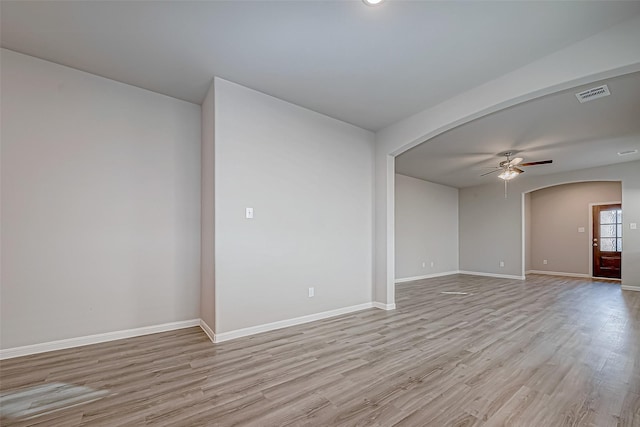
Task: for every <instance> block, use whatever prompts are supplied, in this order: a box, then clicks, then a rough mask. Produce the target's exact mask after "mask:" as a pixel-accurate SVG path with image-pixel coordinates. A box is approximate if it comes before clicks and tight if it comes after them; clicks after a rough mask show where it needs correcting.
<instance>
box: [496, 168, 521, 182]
mask: <svg viewBox="0 0 640 427" xmlns="http://www.w3.org/2000/svg"><path fill="white" fill-rule="evenodd" d="M521 173H522V172H521V171H520V170H518V169H506V170H504V171H503V172H502V173H501V174H500V175H498V178H500V179H504V180H505V181H509V180H511V179H513V178H515V177H516V176H518V175H520V174H521Z"/></svg>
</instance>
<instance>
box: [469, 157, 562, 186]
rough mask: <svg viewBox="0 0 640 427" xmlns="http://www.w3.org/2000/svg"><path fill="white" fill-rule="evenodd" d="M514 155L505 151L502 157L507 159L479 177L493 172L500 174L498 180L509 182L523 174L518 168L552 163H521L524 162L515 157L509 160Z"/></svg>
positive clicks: (546, 161)
mask: <svg viewBox="0 0 640 427" xmlns="http://www.w3.org/2000/svg"><path fill="white" fill-rule="evenodd" d="M514 154H515V153H514V152H513V151H507V152H505V153H502V156H504V157H506V158H507V159H506V160H503V161H501V162H500V163H498V166H496V167H495V168H494V170H492V171H490V172H487V173H483V174H482V175H480V176H485V175H490V174H492V173H494V172H500V174H499V175H498V178H500V179H504V180H505V181H509V180H511V179H513V178H515V177H516V176H518V175H520V174H521V173H523V172H524V170H522V169H520V167H526V166H535V165H546V164H549V163H553V160H542V161H539V162H528V163H522V160H524V159H523V158H522V157H515V158H513V159H512V158H511V156H513V155H514Z"/></svg>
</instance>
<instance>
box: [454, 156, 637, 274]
mask: <svg viewBox="0 0 640 427" xmlns="http://www.w3.org/2000/svg"><path fill="white" fill-rule="evenodd" d="M580 181H622V205H623V208H622V209H623V221H624V227H625V231H626V234H625V237H624V247H623V252H622V284H623V285H627V286H640V229H638V230H630V229H629V223H631V222H635V223H640V162H638V161H636V162H628V163H621V164H618V165H612V166H605V167H599V168H592V169H581V170H576V171H572V172H566V173H560V174H553V175H544V176H530V177H525V176H523V177H519V178H518V179H516V180H513V181H512V183H511V184H510V185H509V198H507V199H505V198H504V193H503V186H502V185H501V184H502V183H501V182H498V180H496V181H495V182H492V183H490V184H487V185H483V186H477V187H469V188H464V189H461V190H460V205H459V209H460V211H459V215H460V228H459V233H460V269H461V270H468V271H478V272H485V273H494V274H509V275H517V276H520V275H521V274H522V273H523V260H522V254H523V248H522V234H523V233H522V212H523V201H522V198H523V193H525V192H529V191H533V190H536V189H541V188H544V187H549V186H553V185H558V184H567V183H572V182H580ZM500 260H505V267H504V268H500V267H499V261H500Z"/></svg>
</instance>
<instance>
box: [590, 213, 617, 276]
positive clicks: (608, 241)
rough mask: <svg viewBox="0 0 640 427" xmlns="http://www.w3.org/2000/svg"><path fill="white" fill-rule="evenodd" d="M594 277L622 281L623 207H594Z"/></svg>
mask: <svg viewBox="0 0 640 427" xmlns="http://www.w3.org/2000/svg"><path fill="white" fill-rule="evenodd" d="M592 244H593V277H606V278H610V279H620V277H621V275H620V264H621V262H620V261H621V259H622V206H621V205H619V204H617V205H599V206H594V207H593V242H592Z"/></svg>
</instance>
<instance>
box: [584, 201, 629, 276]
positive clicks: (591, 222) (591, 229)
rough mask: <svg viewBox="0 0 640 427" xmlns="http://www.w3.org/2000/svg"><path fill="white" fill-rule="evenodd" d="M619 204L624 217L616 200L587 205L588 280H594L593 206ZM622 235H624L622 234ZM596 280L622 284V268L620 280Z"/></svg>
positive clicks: (620, 202)
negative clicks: (613, 281)
mask: <svg viewBox="0 0 640 427" xmlns="http://www.w3.org/2000/svg"><path fill="white" fill-rule="evenodd" d="M616 204H619V205H620V208H621V209H622V210H623V211H622V215H623V217H624V207H623V206H622V201H621V200H618V201H613V202H594V203H589V277H590V278H592V279H593V278H596V277H595V276H594V275H593V207H594V206H602V205H616ZM623 235H624V233H623ZM622 247H623V248H624V237H623V246H622ZM598 279H604V280H615V281H616V282H622V266H620V279H610V278H608V277H607V278H604V277H598Z"/></svg>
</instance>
